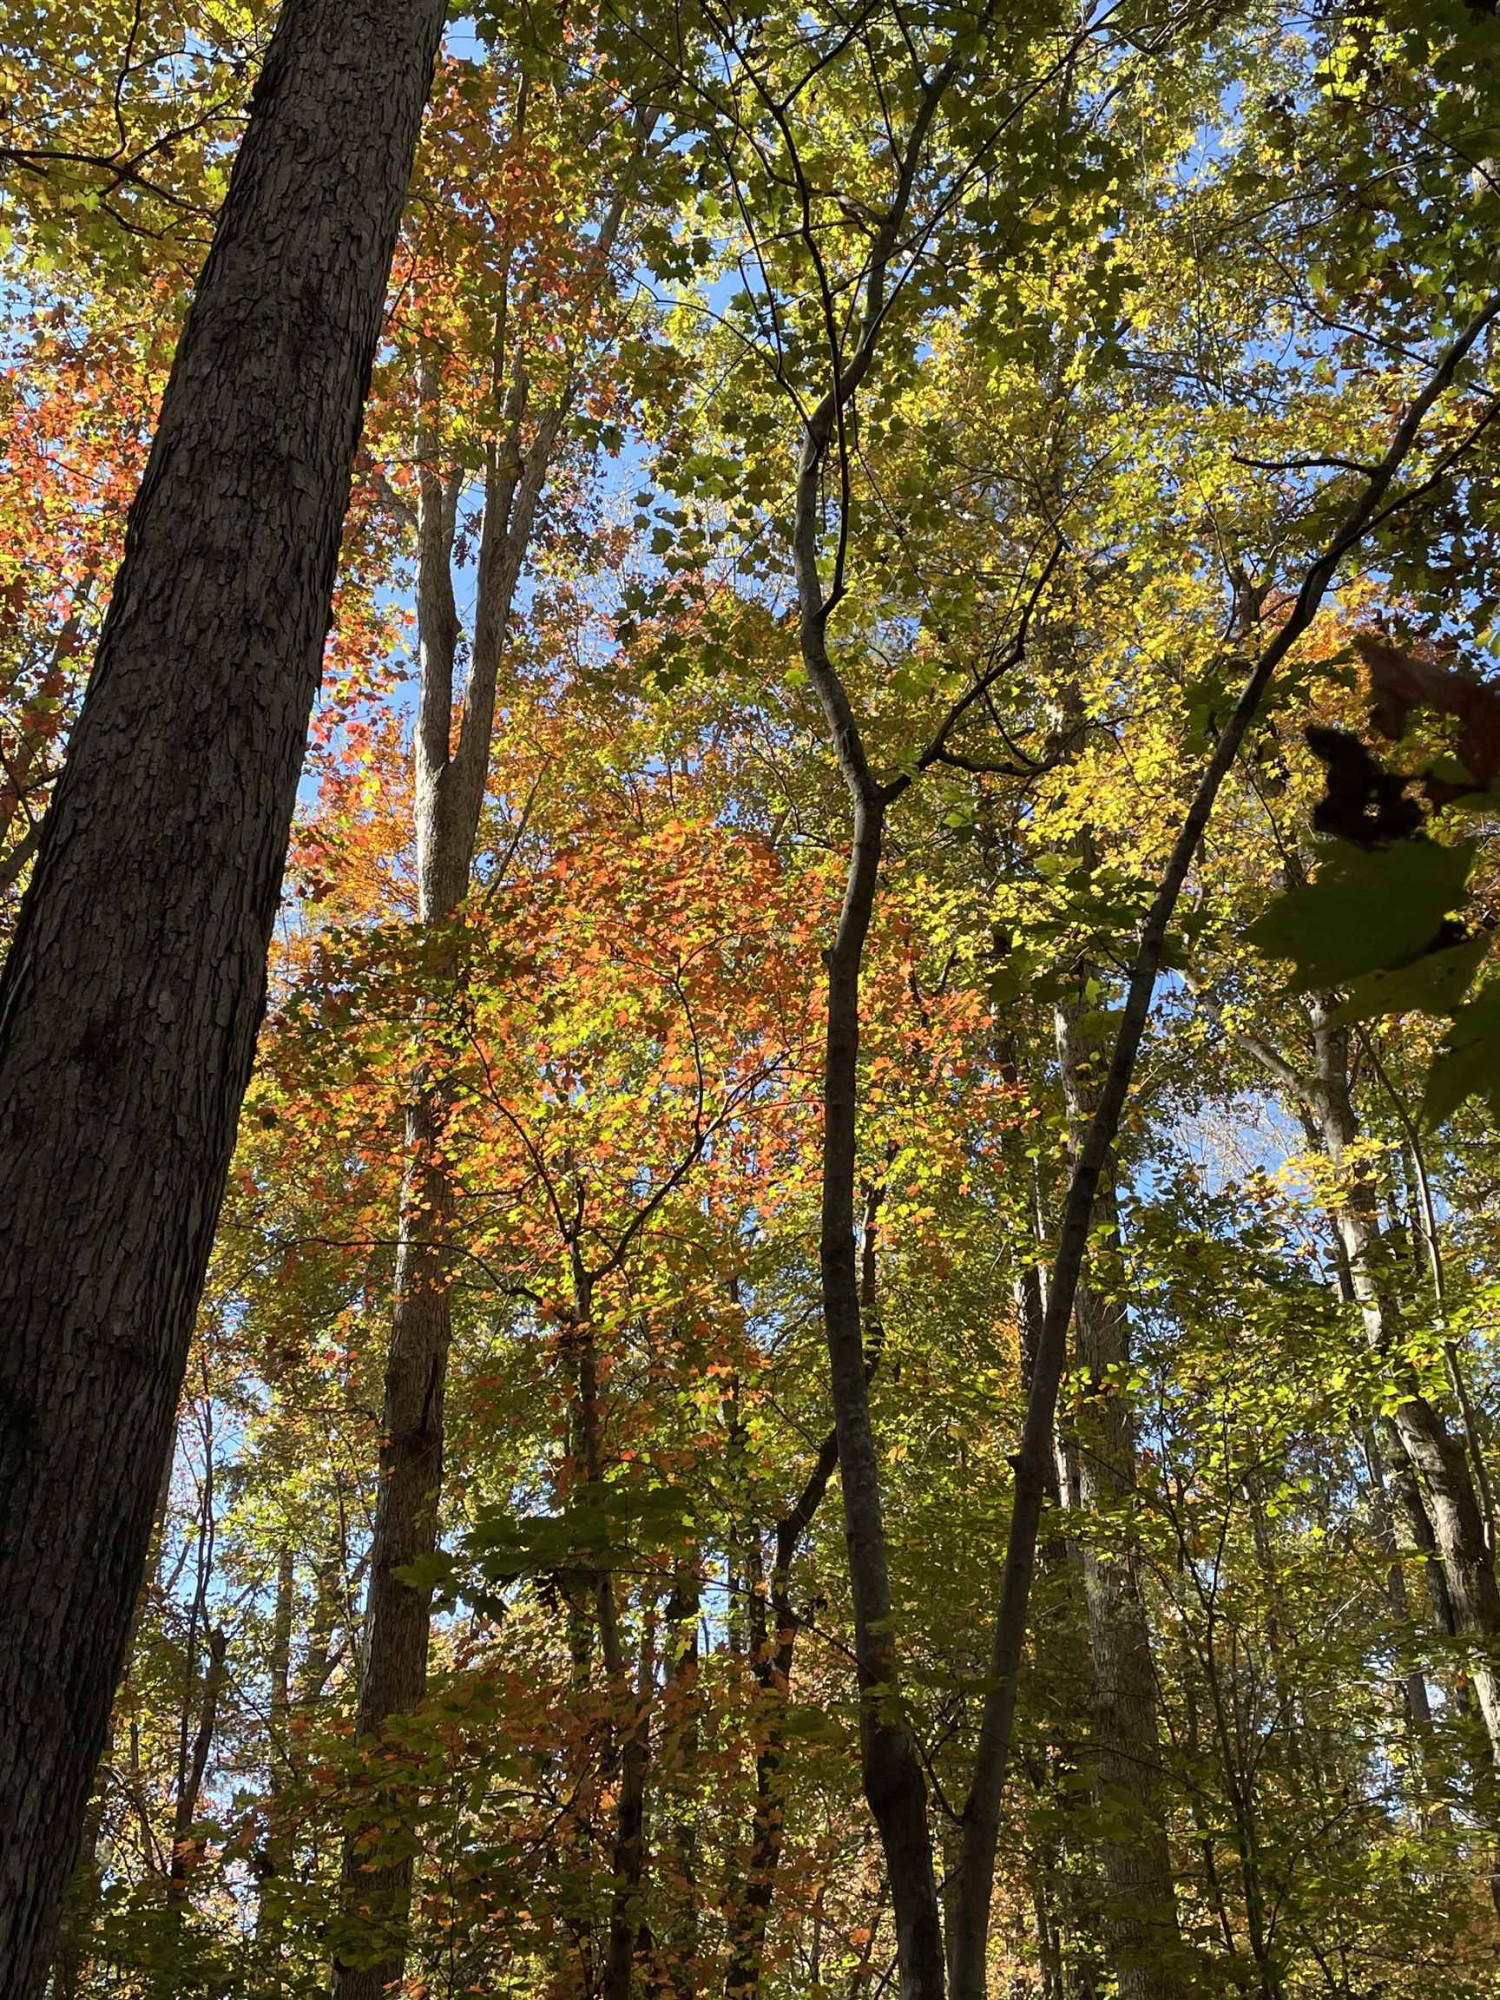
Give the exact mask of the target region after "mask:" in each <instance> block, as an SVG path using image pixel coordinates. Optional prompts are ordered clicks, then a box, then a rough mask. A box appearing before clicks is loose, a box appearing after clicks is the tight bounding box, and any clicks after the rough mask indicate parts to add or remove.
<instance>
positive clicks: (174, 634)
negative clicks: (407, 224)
mask: <svg viewBox="0 0 1500 2000" xmlns="http://www.w3.org/2000/svg"><path fill="white" fill-rule="evenodd" d="M444 13H445V8H444V5H443V0H287V5H286V7H285V9H284V11H283V14H282V18H281V21H280V24H279V26H278V28H277V31H276V34H275V36H274V38H273V40H272V43H271V47H270V50H269V52H268V54H267V58H266V66H265V71H264V73H263V75H262V77H261V80H260V83H259V86H258V88H257V90H256V94H255V98H254V102H253V105H252V110H251V118H250V124H249V128H248V130H247V132H246V135H245V141H244V144H243V146H242V147H241V150H240V155H239V158H238V160H237V162H236V164H235V169H234V173H233V176H232V178H231V181H230V187H229V193H228V197H227V200H226V203H225V207H224V212H223V215H222V217H221V219H220V223H219V227H218V231H217V233H216V236H215V240H214V246H213V249H212V251H211V252H210V254H209V258H208V262H207V264H206V265H205V267H204V270H203V275H202V278H201V280H200V283H199V287H198V292H197V297H196V299H195V301H194V304H193V307H192V310H191V312H190V313H189V315H188V320H187V324H186V327H185V328H184V331H183V336H182V340H181V343H180V345H179V347H178V351H177V359H176V362H175V364H174V367H173V371H172V377H171V381H170V382H169V384H168V386H167V391H166V396H165V398H164V400H163V404H162V411H161V418H160V422H159V425H158V429H157V435H156V440H155V443H154V445H153V448H152V452H151V457H150V461H149V463H148V465H147V468H146V474H145V478H144V480H143V482H142V486H141V490H140V493H139V495H138V497H137V499H136V502H135V505H134V508H133V509H132V513H131V519H130V528H129V533H128V535H127V538H126V552H125V560H124V563H123V566H122V568H121V571H120V575H119V578H118V581H117V583H116V587H115V592H114V598H113V602H112V603H111V606H110V610H109V615H108V617H107V619H106V621H105V626H104V631H103V634H102V636H101V639H100V643H99V653H98V658H97V661H96V664H95V668H94V673H93V677H92V680H91V682H90V685H89V690H88V695H87V698H86V700H85V702H84V706H83V712H82V714H81V715H80V717H79V721H78V725H77V728H76V730H75V731H74V735H73V740H72V744H71V746H70V749H69V754H68V760H67V764H66V766H65V768H64V770H63V773H62V776H61V778H60V779H59V781H58V786H57V790H56V794H55V796H54V799H53V802H52V808H51V811H50V813H49V814H48V818H47V823H46V827H45V831H44V833H43V836H42V840H41V844H40V849H39V852H38V854H37V858H36V864H35V869H34V872H33V875H32V879H31V883H30V887H29V889H28V891H27V895H26V899H25V903H24V905H23V907H22V911H21V916H20V920H19V923H18V926H17V930H16V935H15V940H14V943H13V944H12V947H11V951H10V954H9V957H8V959H7V961H6V965H5V972H4V976H3V981H0V1211H3V1212H4V1214H5V1217H6V1232H5V1248H4V1252H3V1255H0V1323H3V1325H4V1330H5V1337H4V1340H3V1343H0V1355H3V1358H0V1520H3V1522H4V1524H5V1527H4V1542H3V1548H0V1996H4V2000H31V1996H32V1995H34V1994H35V1993H36V1992H37V1991H38V1989H39V1987H40V1985H41V1982H42V1980H43V1978H44V1976H45V1971H46V1967H47V1963H48V1956H49V1950H50V1943H51V1932H52V1927H53V1923H54V1920H55V1917H56V1912H57V1905H58V1899H59V1897H60V1895H61V1893H62V1888H63V1883H64V1880H65V1877H66V1875H67V1871H68V1868H69V1866H70V1865H71V1863H72V1860H73V1857H74V1855H75V1854H76V1852H77V1848H78V1837H79V1829H80V1826H81V1823H82V1819H83V1814H84V1809H85V1805H86V1801H87V1798H88V1793H89V1787H90V1785H91V1783H92V1780H93V1776H94V1768H95V1765H96V1763H97V1761H98V1757H99V1752H100V1748H101V1746H102V1744H103V1741H104V1733H105V1727H106V1723H107V1720H108V1714H109V1704H110V1696H111V1693H112V1692H113V1689H114V1684H115V1679H116V1677H117V1675H118V1673H119V1669H120V1664H121V1659H122V1655H123V1649H124V1645H125V1637H126V1633H127V1630H128V1628H129V1624H130V1615H131V1608H132V1606H133V1604H134V1602H135V1597H136V1593H137V1591H138V1589H139V1588H140V1582H141V1576H142V1571H143V1567H144V1564H145V1558H146V1546H147V1542H148V1540H149V1538H150V1532H151V1515H152V1507H153V1503H154V1501H155V1497H156V1490H157V1483H158V1480H159V1477H160V1472H161V1465H162V1460H163V1458H164V1456H165V1454H166V1451H167V1446H168V1440H169V1437H170V1434H171V1426H172V1416H173V1411H174V1408H175V1405H176V1401H177V1394H178V1389H179V1387H180V1384H181V1380H182V1374H183V1369H184V1366H185V1362H186V1356H187V1348H188V1341H189V1337H190V1335H191V1332H192V1326H193V1318H194V1313H195V1311H196V1308H197V1302H198V1296H199V1292H200V1289H201V1287H202V1282H203V1274H204V1269H205V1267H206V1264H207V1260H208V1253H209V1248H210V1244H211V1241H212V1237H213V1231H214V1224H215V1220H216V1217H217V1214H218V1208H219V1202H220V1198H221V1195H222V1192H223V1186H224V1179H225V1175H226V1173H227V1171H228V1165H229V1157H230V1152H231V1149H232V1147H233V1143H234V1131H235V1122H236V1118H237V1116H238V1112H239V1106H240V1100H241V1097H242V1096H243V1094H244V1088H245V1083H246V1081H247V1079H248V1077H249V1073H250V1065H251V1060H252V1057H253V1054H254V1048H255V1036H256V1029H257V1026H258V1024H259V1021H260V1016H261V1011H262V1007H263V1004H264V994H265V959H266V948H267V944H268V941H269V938H270V933H271V925H272V922H273V920H274V917H275V913H276V906H277V900H278V897H279V894H280V887H281V871H282V866H283V856H284V853H285V849H286V839H287V829H288V827H289V825H290V822H291V815H292V808H293V805H294V802H295V798H296V788H297V774H298V770H299V767H300V764H301V760H302V751H303V745H304V742H305V740H306V731H307V719H308V714H309V711H310V708H311V704H312V698H313V694H314V691H315V689H316V686H317V681H318V671H319V662H320V660H321V656H322V650H323V641H324V637H325V635H326V632H327V629H328V616H329V606H330V603H331V600H332V592H333V579H334V567H335V563H336V560H337V556H338V545H339V533H340V527H341V524H342V521H343V516H344V510H345V506H346V504H347V499H348V489H349V474H350V468H351V466H352V463H353V459H354V451H355V446H356V443H357V441H358V437H359V428H360V420H361V411H362V409H363V405H364V400H365V392H366V386H367V382H368V378H369V371H370V363H371V359H372V356H373V354H374V349H375V342H376V339H377V336H378V333H379V329H380V318H381V308H382V304H383V300H384V294H385V284H386V278H387V274H388V271H389V268H390V260H391V253H392V249H393V246H394V243H395V235H396V227H397V223H398V220H399V217H400V212H401V204H402V198H403V195H404V193H405V189H406V183H407V179H408V176H409V173H410V169H411V160H412V155H413V151H414V149H415V145H416V139H417V131H418V126H419V124H420V121H421V115H422V108H423V104H424V102H425V99H426V96H427V91H428V88H429V85H430V81H431V75H432V66H433V61H434V57H435V54H436V50H437V44H438V40H439V37H440V35H441V32H442V25H443V17H444Z"/></svg>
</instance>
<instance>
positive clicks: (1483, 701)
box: [1354, 632, 1500, 797]
mask: <svg viewBox="0 0 1500 2000" xmlns="http://www.w3.org/2000/svg"><path fill="white" fill-rule="evenodd" d="M1354 650H1355V651H1356V652H1357V653H1358V654H1359V657H1360V658H1361V659H1362V660H1363V661H1364V663H1365V665H1366V666H1367V667H1368V668H1369V670H1370V693H1371V697H1372V706H1371V714H1372V719H1373V721H1374V723H1375V727H1376V728H1377V729H1378V730H1379V731H1380V733H1381V735H1382V736H1386V737H1389V738H1390V739H1391V741H1392V742H1395V741H1396V740H1397V739H1398V738H1399V737H1400V736H1401V734H1402V732H1403V731H1404V730H1405V728H1406V721H1407V717H1408V716H1409V715H1410V714H1411V712H1412V710H1413V709H1414V708H1425V709H1433V710H1435V711H1436V712H1437V713H1438V714H1440V715H1452V716H1456V717H1457V718H1458V721H1459V724H1460V728H1459V736H1458V741H1457V743H1456V744H1455V745H1454V748H1455V750H1456V751H1457V754H1458V756H1459V758H1460V759H1461V760H1462V762H1463V765H1464V768H1465V769H1466V770H1467V771H1469V772H1470V773H1471V774H1472V776H1473V778H1474V781H1475V784H1476V785H1477V786H1478V787H1479V788H1480V789H1482V790H1486V791H1488V790H1491V789H1493V787H1494V785H1495V781H1496V779H1497V778H1500V686H1497V685H1496V684H1494V683H1493V682H1488V681H1476V680H1471V679H1470V678H1469V677H1468V675H1467V674H1461V673H1457V672H1455V671H1454V669H1453V668H1452V667H1445V666H1442V665H1440V664H1439V663H1438V662H1437V661H1436V660H1430V659H1422V658H1420V657H1419V656H1418V655H1417V654H1415V653H1407V652H1403V651H1402V650H1401V649H1400V648H1399V647H1396V646H1393V645H1391V643H1390V642H1389V640H1387V639H1385V638H1383V637H1382V636H1381V634H1380V633H1378V632H1357V633H1356V634H1355V637H1354ZM1444 790H1445V792H1447V794H1448V795H1449V796H1450V797H1451V796H1456V795H1457V793H1456V789H1455V788H1452V787H1446V786H1445V787H1444Z"/></svg>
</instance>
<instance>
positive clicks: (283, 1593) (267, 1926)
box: [255, 1541, 297, 1958]
mask: <svg viewBox="0 0 1500 2000" xmlns="http://www.w3.org/2000/svg"><path fill="white" fill-rule="evenodd" d="M296 1596H297V1592H296V1570H295V1566H294V1562H293V1551H292V1545H291V1543H290V1542H289V1541H288V1542H284V1543H283V1544H282V1546H281V1551H280V1554H279V1556H278V1557H277V1562H276V1602H275V1606H274V1608H273V1612H272V1618H271V1660H270V1668H271V1708H270V1716H269V1723H270V1728H269V1732H268V1734H269V1744H268V1748H267V1759H266V1761H267V1777H268V1786H267V1800H266V1812H267V1821H268V1824H267V1828H266V1843H265V1853H264V1856H263V1865H262V1869H261V1876H260V1901H259V1904H258V1906H257V1909H256V1913H255V1942H256V1947H257V1949H258V1950H260V1951H263V1952H266V1953H267V1954H269V1955H270V1956H271V1957H272V1958H274V1957H275V1956H277V1955H278V1954H279V1951H280V1946H281V1931H282V1923H283V1915H284V1910H283V1898H284V1892H285V1888H286V1876H287V1873H288V1867H289V1863H290V1860H291V1855H290V1852H289V1847H288V1842H287V1837H286V1831H285V1828H284V1826H283V1824H282V1821H283V1818H284V1815H285V1805H284V1801H283V1798H282V1794H283V1792H284V1790H285V1787H286V1779H287V1774H288V1772H289V1770H290V1768H291V1756H292V1749H291V1745H292V1738H291V1720H292V1619H293V1613H294V1611H295V1608H296Z"/></svg>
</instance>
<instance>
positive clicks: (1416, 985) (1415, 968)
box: [1330, 936, 1489, 1026]
mask: <svg viewBox="0 0 1500 2000" xmlns="http://www.w3.org/2000/svg"><path fill="white" fill-rule="evenodd" d="M1488 949H1489V939H1488V938H1486V937H1482V936H1481V937H1474V938H1466V939H1465V940H1464V942H1463V943H1462V944H1455V945H1450V946H1449V948H1448V949H1447V950H1446V951H1430V952H1427V953H1426V954H1425V955H1424V956H1423V957H1421V958H1417V959H1413V960H1412V962H1411V964H1410V965H1401V966H1396V967H1394V968H1393V969H1391V970H1390V971H1386V970H1384V969H1382V970H1381V971H1379V972H1367V973H1365V974H1364V976H1363V977H1362V978H1360V979H1356V980H1355V981H1354V982H1353V983H1352V985H1351V986H1350V988H1349V998H1348V999H1347V1000H1346V1001H1345V1002H1344V1004H1343V1006H1342V1007H1339V1008H1336V1009H1335V1011H1334V1013H1333V1014H1332V1015H1331V1016H1330V1018H1331V1019H1332V1020H1333V1021H1334V1022H1335V1023H1337V1024H1339V1025H1341V1026H1347V1025H1348V1024H1349V1023H1350V1022H1353V1021H1370V1020H1374V1019H1375V1017H1376V1016H1377V1015H1380V1014H1451V1013H1453V1012H1454V1010H1455V1009H1456V1008H1457V1006H1458V1003H1459V1002H1460V1000H1462V999H1463V996H1464V994H1465V993H1467V992H1468V990H1469V988H1470V986H1471V985H1472V984H1473V982H1474V975H1475V974H1476V973H1477V972H1478V970H1479V968H1480V965H1481V964H1482V963H1483V961H1484V955H1485V953H1486V951H1487V950H1488Z"/></svg>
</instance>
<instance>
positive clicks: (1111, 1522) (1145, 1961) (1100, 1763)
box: [1057, 1007, 1186, 2000]
mask: <svg viewBox="0 0 1500 2000" xmlns="http://www.w3.org/2000/svg"><path fill="white" fill-rule="evenodd" d="M1079 1012H1080V1010H1079V1009H1077V1008H1073V1007H1061V1008H1059V1009H1058V1011H1057V1052H1058V1061H1059V1065H1060V1067H1061V1071H1062V1081H1063V1092H1064V1096H1065V1098H1066V1102H1067V1108H1068V1119H1069V1125H1070V1128H1071V1130H1072V1131H1073V1133H1074V1135H1075V1137H1076V1135H1077V1134H1078V1133H1079V1132H1081V1131H1082V1130H1083V1129H1084V1128H1085V1126H1086V1124H1087V1122H1088V1119H1089V1118H1090V1116H1091V1115H1092V1113H1093V1110H1094V1104H1095V1100H1096V1096H1097V1091H1096V1089H1095V1086H1094V1081H1093V1070H1092V1067H1091V1063H1092V1061H1094V1060H1096V1059H1097V1051H1094V1050H1091V1049H1090V1047H1089V1046H1088V1043H1087V1040H1086V1038H1085V1037H1084V1036H1083V1035H1082V1033H1081V1032H1080V1028H1079ZM1095 1212H1096V1215H1097V1216H1098V1218H1099V1221H1100V1222H1101V1223H1103V1224H1104V1225H1105V1228H1106V1230H1107V1232H1108V1234H1109V1236H1110V1237H1111V1238H1114V1237H1116V1236H1117V1233H1118V1219H1117V1207H1116V1197H1115V1184H1114V1169H1113V1163H1112V1162H1111V1165H1110V1167H1109V1169H1108V1170H1107V1171H1106V1173H1105V1175H1104V1178H1103V1181H1102V1183H1101V1186H1100V1189H1099V1196H1098V1200H1097V1203H1096V1209H1095ZM1073 1318H1074V1327H1075V1330H1076V1334H1077V1341H1078V1356H1077V1359H1078V1364H1079V1366H1080V1369H1081V1371H1082V1374H1083V1380H1084V1386H1085V1389H1086V1392H1087V1395H1086V1401H1085V1403H1084V1406H1083V1409H1082V1411H1081V1412H1080V1416H1079V1420H1078V1427H1077V1444H1078V1450H1077V1463H1078V1489H1079V1490H1078V1498H1079V1504H1080V1506H1081V1508H1082V1510H1083V1513H1084V1516H1085V1517H1086V1518H1088V1519H1091V1520H1093V1521H1094V1522H1096V1523H1105V1524H1107V1525H1106V1534H1107V1535H1108V1536H1111V1537H1113V1536H1118V1546H1117V1547H1116V1546H1111V1547H1101V1546H1100V1545H1099V1543H1098V1542H1097V1541H1095V1542H1090V1543H1088V1544H1086V1545H1085V1546H1084V1547H1083V1548H1082V1550H1081V1563H1082V1571H1083V1587H1084V1598H1085V1601H1086V1604H1087V1607H1088V1622H1089V1653H1090V1656H1091V1658H1092V1661H1093V1669H1094V1676H1093V1677H1094V1757H1095V1765H1096V1769H1097V1772H1098V1780H1099V1787H1100V1791H1101V1793H1102V1795H1103V1801H1104V1803H1105V1805H1106V1806H1107V1808H1108V1825H1109V1827H1110V1829H1111V1831H1110V1832H1109V1833H1108V1834H1107V1835H1106V1837H1105V1838H1104V1839H1103V1840H1102V1841H1101V1843H1100V1847H1101V1860H1102V1862H1103V1867H1104V1927H1105V1935H1106V1939H1107V1943H1108V1949H1109V1955H1110V1959H1111V1962H1112V1965H1113V1969H1114V1974H1115V1981H1116V1986H1117V1989H1118V1992H1119V1995H1120V2000H1179V1996H1181V1995H1182V1994H1183V1993H1184V1992H1185V1990H1186V1989H1185V1987H1184V1984H1183V1977H1182V1971H1181V1966H1182V1956H1181V1951H1182V1940H1181V1934H1180V1932H1179V1930H1178V1926H1177V1902H1176V1896H1175V1893H1174V1890H1173V1882H1172V1858H1171V1854H1170V1851H1169V1849H1168V1845H1167V1835H1166V1828H1165V1825H1164V1822H1163V1818H1162V1771H1161V1738H1160V1733H1159V1729H1158V1723H1157V1702H1156V1670H1155V1665H1154V1662H1153V1660H1152V1657H1151V1628H1150V1623H1149V1620H1148V1618H1147V1615H1146V1606H1145V1602H1144V1599H1143V1597H1142V1594H1141V1579H1140V1567H1139V1560H1138V1555H1137V1551H1136V1548H1135V1537H1134V1533H1133V1528H1132V1524H1131V1520H1130V1514H1131V1510H1132V1508H1133V1506H1134V1495H1135V1487H1136V1439H1135V1420H1134V1416H1133V1414H1132V1412H1131V1407H1130V1402H1129V1399H1128V1395H1127V1393H1126V1390H1125V1387H1124V1384H1123V1381H1122V1379H1121V1378H1122V1376H1123V1373H1124V1371H1125V1370H1126V1368H1127V1366H1128V1364H1129V1360H1130V1324H1129V1320H1128V1317H1127V1315H1126V1312H1125V1308H1124V1305H1123V1304H1122V1303H1121V1302H1120V1301H1119V1300H1118V1299H1113V1298H1110V1297H1109V1296H1108V1295H1107V1294H1105V1293H1102V1292H1100V1291H1098V1290H1096V1289H1095V1288H1094V1287H1093V1286H1092V1285H1090V1284H1087V1283H1083V1282H1080V1284H1079V1287H1078V1293H1077V1297H1076V1299H1075V1302H1074V1307H1073ZM1115 1829H1118V1830H1117V1831H1116V1830H1115Z"/></svg>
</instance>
